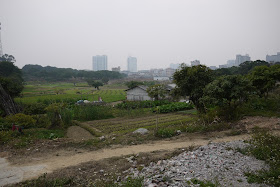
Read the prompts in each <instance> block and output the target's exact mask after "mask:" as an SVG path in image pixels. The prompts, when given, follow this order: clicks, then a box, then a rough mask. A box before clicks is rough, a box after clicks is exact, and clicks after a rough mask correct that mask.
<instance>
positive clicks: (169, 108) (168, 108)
mask: <svg viewBox="0 0 280 187" xmlns="http://www.w3.org/2000/svg"><path fill="white" fill-rule="evenodd" d="M190 109H193V106H192V105H191V104H189V103H180V102H176V103H171V104H167V105H161V106H159V107H157V108H155V109H154V112H158V113H170V112H176V111H182V110H190Z"/></svg>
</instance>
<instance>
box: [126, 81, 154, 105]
mask: <svg viewBox="0 0 280 187" xmlns="http://www.w3.org/2000/svg"><path fill="white" fill-rule="evenodd" d="M147 89H148V86H143V85H141V86H136V87H134V88H130V89H128V90H126V96H127V100H128V101H148V100H152V98H151V97H150V96H149V95H148V92H147Z"/></svg>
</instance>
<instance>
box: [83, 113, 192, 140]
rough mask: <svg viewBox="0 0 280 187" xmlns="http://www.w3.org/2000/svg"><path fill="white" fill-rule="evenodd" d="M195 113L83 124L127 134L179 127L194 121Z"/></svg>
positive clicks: (103, 130)
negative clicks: (140, 130)
mask: <svg viewBox="0 0 280 187" xmlns="http://www.w3.org/2000/svg"><path fill="white" fill-rule="evenodd" d="M195 118H196V117H195V115H186V114H183V113H180V112H177V113H169V114H159V115H156V114H153V115H150V116H146V117H137V118H114V119H106V120H95V121H88V122H84V123H82V124H84V125H87V126H88V127H90V128H93V129H94V130H97V131H99V132H100V133H102V134H117V135H122V134H127V133H130V132H133V131H134V130H136V129H138V128H146V129H148V130H150V131H151V130H155V129H156V128H163V127H164V128H166V127H167V128H168V127H178V129H180V126H182V125H183V124H186V123H188V122H190V123H191V122H193V121H194V119H195Z"/></svg>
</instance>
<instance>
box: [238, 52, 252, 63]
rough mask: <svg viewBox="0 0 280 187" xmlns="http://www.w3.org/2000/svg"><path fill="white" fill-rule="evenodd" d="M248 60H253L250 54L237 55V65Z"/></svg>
mask: <svg viewBox="0 0 280 187" xmlns="http://www.w3.org/2000/svg"><path fill="white" fill-rule="evenodd" d="M247 61H251V58H250V56H249V55H248V54H246V55H245V56H243V55H236V59H235V66H239V65H240V64H242V63H243V62H247Z"/></svg>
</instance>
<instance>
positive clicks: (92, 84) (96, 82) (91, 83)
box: [87, 80, 103, 90]
mask: <svg viewBox="0 0 280 187" xmlns="http://www.w3.org/2000/svg"><path fill="white" fill-rule="evenodd" d="M87 83H88V85H89V86H93V87H94V88H96V89H97V90H99V87H100V86H103V83H102V82H100V81H95V80H87Z"/></svg>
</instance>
